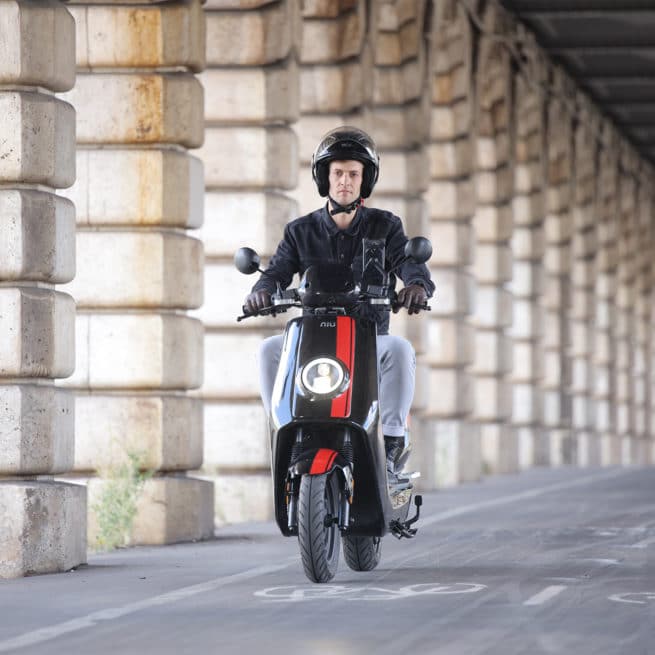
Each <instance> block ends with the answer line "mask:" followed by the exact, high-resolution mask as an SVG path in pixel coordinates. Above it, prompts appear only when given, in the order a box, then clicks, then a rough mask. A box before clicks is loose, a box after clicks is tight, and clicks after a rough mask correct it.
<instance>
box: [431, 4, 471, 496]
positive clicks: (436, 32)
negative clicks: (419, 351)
mask: <svg viewBox="0 0 655 655" xmlns="http://www.w3.org/2000/svg"><path fill="white" fill-rule="evenodd" d="M435 10H436V11H435V16H434V20H435V27H434V29H433V31H432V39H433V44H432V48H433V49H432V52H431V53H430V57H431V58H432V60H433V63H432V64H431V71H432V78H431V80H430V85H431V100H432V107H431V120H430V136H429V145H428V154H429V165H430V168H429V170H430V183H429V187H428V194H427V198H428V206H429V207H428V211H429V218H430V232H429V236H430V238H431V240H432V243H433V245H434V254H433V256H432V259H431V260H430V270H431V271H432V275H433V278H434V280H435V283H436V286H437V292H436V298H435V299H434V300H433V301H432V303H431V304H432V307H433V310H432V312H431V313H430V315H429V317H428V355H427V358H426V359H427V363H428V366H429V370H428V387H427V389H428V392H427V393H428V396H427V399H426V403H425V412H424V417H425V429H424V434H423V443H422V445H421V452H420V453H419V454H420V456H421V471H422V475H423V484H425V485H426V486H427V487H437V486H439V487H443V486H449V485H453V484H458V483H459V482H462V481H466V480H474V479H477V478H478V477H479V476H480V472H481V466H480V442H479V435H478V431H477V426H476V425H475V424H474V423H472V422H471V420H470V419H471V411H472V409H473V389H472V379H471V373H470V370H469V367H470V364H471V362H472V360H473V332H472V327H471V324H470V314H471V309H472V303H473V296H474V286H473V277H472V275H471V271H470V268H469V267H470V265H471V262H472V249H473V234H472V226H471V222H472V216H473V213H474V209H475V198H474V189H473V181H472V117H473V106H474V98H473V67H472V65H471V58H472V53H473V34H472V30H471V25H470V23H469V20H468V18H467V15H466V13H465V11H464V9H463V7H462V6H461V5H460V4H459V3H457V2H455V1H452V2H442V3H439V4H438V5H437V6H436V7H435Z"/></svg>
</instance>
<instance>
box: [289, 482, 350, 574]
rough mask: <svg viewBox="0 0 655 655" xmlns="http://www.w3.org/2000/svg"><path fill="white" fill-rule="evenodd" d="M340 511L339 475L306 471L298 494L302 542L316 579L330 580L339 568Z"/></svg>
mask: <svg viewBox="0 0 655 655" xmlns="http://www.w3.org/2000/svg"><path fill="white" fill-rule="evenodd" d="M338 515H339V484H338V480H337V478H336V475H333V474H330V473H326V474H324V475H303V477H302V480H301V481H300V492H299V498H298V543H299V545H300V557H301V558H302V565H303V568H304V569H305V574H306V575H307V577H308V578H309V579H310V580H311V581H312V582H329V581H330V580H332V578H333V577H334V575H335V573H336V572H337V566H338V565H339V549H340V546H341V533H340V532H339V525H338V524H337V523H336V522H335V521H334V520H333V519H334V518H336V517H337V516H338ZM326 523H329V525H326Z"/></svg>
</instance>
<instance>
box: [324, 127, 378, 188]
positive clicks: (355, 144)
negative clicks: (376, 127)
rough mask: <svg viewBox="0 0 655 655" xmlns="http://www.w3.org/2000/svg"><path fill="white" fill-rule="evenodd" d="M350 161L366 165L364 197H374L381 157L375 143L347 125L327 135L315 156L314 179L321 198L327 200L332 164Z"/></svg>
mask: <svg viewBox="0 0 655 655" xmlns="http://www.w3.org/2000/svg"><path fill="white" fill-rule="evenodd" d="M349 159H354V160H355V161H361V162H362V164H364V174H363V179H362V190H361V195H362V198H368V197H369V196H370V195H371V193H372V192H373V187H374V186H375V183H376V182H377V181H378V175H379V173H380V157H379V156H378V153H377V152H376V150H375V143H373V139H371V137H370V136H369V135H368V134H366V132H364V131H363V130H360V129H359V128H357V127H351V126H348V125H344V126H343V127H337V128H336V129H334V130H331V131H330V132H328V133H327V134H326V135H325V136H324V137H323V138H322V139H321V141H320V143H319V144H318V146H316V150H314V154H313V155H312V177H313V178H314V182H316V186H317V187H318V192H319V194H320V195H321V196H327V194H328V191H329V188H330V183H329V181H328V174H329V167H330V162H331V161H346V160H349Z"/></svg>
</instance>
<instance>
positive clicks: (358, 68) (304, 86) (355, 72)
mask: <svg viewBox="0 0 655 655" xmlns="http://www.w3.org/2000/svg"><path fill="white" fill-rule="evenodd" d="M302 7H303V9H302V39H301V41H300V43H301V46H300V51H299V56H300V64H301V66H300V112H301V118H300V121H299V122H298V123H297V124H296V125H295V126H294V129H295V132H296V134H297V135H298V141H299V154H300V169H299V176H298V186H297V188H296V189H295V190H294V192H293V196H294V198H295V199H296V200H297V202H298V212H299V215H304V214H307V213H309V212H311V211H313V210H315V209H316V208H317V207H320V206H321V205H323V204H324V203H325V199H324V198H321V197H320V196H319V195H318V193H317V191H316V185H315V184H314V181H313V180H312V174H311V167H310V162H311V157H312V153H313V152H314V149H315V148H316V146H317V145H318V142H319V141H320V139H321V137H322V136H323V135H324V134H325V133H326V132H328V131H329V130H332V129H334V128H335V127H338V126H339V125H354V126H356V127H359V128H361V129H363V130H365V131H369V132H370V131H371V125H370V114H369V111H368V107H369V106H370V102H371V97H372V90H373V85H374V72H373V49H374V47H375V43H376V38H377V15H378V7H379V6H378V3H365V2H357V3H340V2H332V1H328V2H324V1H321V0H312V1H310V2H304V3H302ZM344 35H347V36H344ZM371 136H372V137H373V138H375V137H376V136H377V135H376V134H375V133H374V134H372V135H371ZM383 165H384V162H383ZM367 204H369V205H370V202H369V201H367Z"/></svg>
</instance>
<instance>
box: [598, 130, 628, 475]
mask: <svg viewBox="0 0 655 655" xmlns="http://www.w3.org/2000/svg"><path fill="white" fill-rule="evenodd" d="M603 134H604V135H603V139H602V148H601V152H600V156H599V162H600V163H599V175H598V179H599V204H598V217H597V231H598V250H597V255H596V276H595V288H594V306H595V312H594V319H595V320H594V323H595V335H594V351H593V360H592V365H593V369H594V386H593V389H594V408H595V425H594V427H595V431H596V434H597V435H598V438H599V439H600V443H601V464H603V465H606V466H607V465H610V464H619V463H620V461H621V457H620V447H619V446H620V444H619V442H618V439H617V437H616V411H615V388H614V368H615V362H616V358H615V352H614V332H615V330H616V253H617V246H616V239H617V229H616V228H617V220H616V216H617V212H618V207H617V203H618V170H619V167H618V146H619V143H618V138H617V135H616V133H615V132H613V130H612V129H611V128H610V127H609V125H608V124H605V125H604V126H603Z"/></svg>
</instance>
